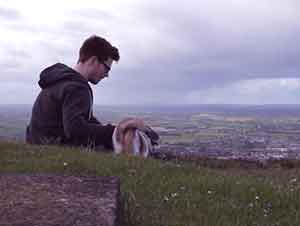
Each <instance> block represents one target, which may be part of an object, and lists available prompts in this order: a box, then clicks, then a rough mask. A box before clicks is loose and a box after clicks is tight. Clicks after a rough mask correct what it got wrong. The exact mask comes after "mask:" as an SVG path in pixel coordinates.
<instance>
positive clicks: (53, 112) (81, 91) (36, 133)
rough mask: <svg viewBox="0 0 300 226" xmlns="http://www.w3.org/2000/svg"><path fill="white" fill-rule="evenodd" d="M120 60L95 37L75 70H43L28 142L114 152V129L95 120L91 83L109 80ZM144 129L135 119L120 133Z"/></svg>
mask: <svg viewBox="0 0 300 226" xmlns="http://www.w3.org/2000/svg"><path fill="white" fill-rule="evenodd" d="M119 59H120V56H119V51H118V49H117V48H116V47H114V46H112V45H111V44H110V43H109V42H108V41H106V40H105V39H104V38H101V37H99V36H95V35H94V36H91V37H89V38H88V39H87V40H85V41H84V43H83V45H82V46H81V48H80V50H79V59H78V62H77V64H76V65H75V66H74V67H73V68H71V67H68V66H66V65H64V64H61V63H57V64H54V65H52V66H50V67H48V68H46V69H45V70H43V71H42V72H41V74H40V80H39V82H38V84H39V86H40V87H41V89H42V90H41V92H40V93H39V95H38V97H37V98H36V100H35V103H34V106H33V108H32V115H31V120H30V123H29V125H28V127H27V130H26V141H27V142H28V143H31V144H66V145H71V146H88V147H92V148H93V147H96V146H99V145H101V146H104V147H105V148H107V149H112V148H113V144H112V135H113V132H114V129H115V126H113V125H110V124H107V125H102V124H101V123H100V122H99V121H98V120H97V119H96V118H95V117H94V116H93V110H92V106H93V93H92V89H91V87H90V85H89V83H88V82H91V83H92V84H97V83H98V82H99V81H101V80H102V79H104V78H106V77H108V74H109V72H110V70H111V67H112V63H113V61H119ZM143 126H144V122H143V121H142V120H141V119H135V118H133V119H131V120H129V121H128V120H127V121H126V123H123V124H122V123H121V124H120V125H119V127H118V128H119V129H118V130H120V131H119V132H122V130H125V128H127V127H135V128H143Z"/></svg>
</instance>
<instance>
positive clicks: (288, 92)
mask: <svg viewBox="0 0 300 226" xmlns="http://www.w3.org/2000/svg"><path fill="white" fill-rule="evenodd" d="M299 98H300V79H298V78H289V79H285V78H281V79H254V80H243V81H238V82H234V83H232V84H229V85H226V86H217V87H212V88H209V89H204V90H194V91H191V92H190V93H189V94H188V95H187V96H186V102H187V103H190V104H220V103H228V104H299Z"/></svg>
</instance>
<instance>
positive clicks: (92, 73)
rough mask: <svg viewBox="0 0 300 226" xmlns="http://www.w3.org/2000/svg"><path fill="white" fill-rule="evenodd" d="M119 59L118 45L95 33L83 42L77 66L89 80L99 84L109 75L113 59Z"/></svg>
mask: <svg viewBox="0 0 300 226" xmlns="http://www.w3.org/2000/svg"><path fill="white" fill-rule="evenodd" d="M119 59H120V55H119V51H118V49H117V48H116V47H114V46H112V45H111V44H110V43H109V42H108V41H106V40H105V39H104V38H101V37H99V36H96V35H93V36H91V37H89V38H88V39H86V40H85V41H84V42H83V44H82V46H81V48H80V50H79V59H78V62H77V65H76V68H77V69H78V71H79V72H80V73H81V74H82V75H83V76H84V77H85V78H86V79H87V80H88V81H90V82H91V83H93V84H97V83H98V82H99V81H100V80H102V79H103V78H105V77H108V73H109V71H110V69H111V66H112V63H113V61H119Z"/></svg>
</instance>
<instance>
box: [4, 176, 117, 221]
mask: <svg viewBox="0 0 300 226" xmlns="http://www.w3.org/2000/svg"><path fill="white" fill-rule="evenodd" d="M0 191H1V192H0V226H69V225H70V226H71V225H72V226H75V225H78V226H81V225H84V226H94V225H105V226H113V225H118V224H119V220H120V219H119V217H120V208H121V206H120V200H119V197H120V182H119V179H118V178H116V177H75V176H57V175H0Z"/></svg>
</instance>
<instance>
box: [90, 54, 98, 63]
mask: <svg viewBox="0 0 300 226" xmlns="http://www.w3.org/2000/svg"><path fill="white" fill-rule="evenodd" d="M97 61H98V58H97V57H96V56H91V57H90V58H89V59H88V64H89V65H93V64H95V63H96V62H97Z"/></svg>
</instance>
